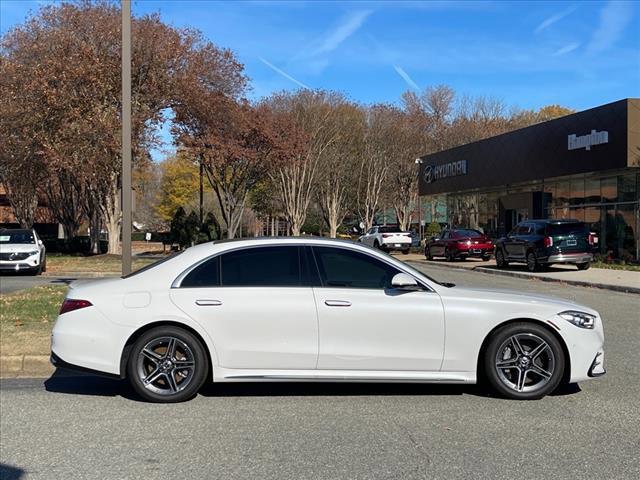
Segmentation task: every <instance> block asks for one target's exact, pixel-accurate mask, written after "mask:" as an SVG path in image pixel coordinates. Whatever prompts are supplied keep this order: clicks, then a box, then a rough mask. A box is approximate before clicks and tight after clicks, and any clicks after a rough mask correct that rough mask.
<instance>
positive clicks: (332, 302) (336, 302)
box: [324, 300, 351, 307]
mask: <svg viewBox="0 0 640 480" xmlns="http://www.w3.org/2000/svg"><path fill="white" fill-rule="evenodd" d="M324 304H325V305H326V306H327V307H350V306H351V302H349V301H347V300H325V301H324Z"/></svg>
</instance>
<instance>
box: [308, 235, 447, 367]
mask: <svg viewBox="0 0 640 480" xmlns="http://www.w3.org/2000/svg"><path fill="white" fill-rule="evenodd" d="M312 248H313V253H314V255H313V256H314V258H315V261H316V265H317V267H318V272H319V275H320V281H321V286H319V287H314V289H313V290H314V294H315V298H316V304H317V308H318V321H319V341H320V348H319V355H318V369H320V370H376V371H437V370H439V369H440V366H441V363H442V356H443V346H444V313H443V306H442V302H441V301H440V297H439V296H438V294H437V293H435V292H433V291H431V290H428V289H425V290H419V291H401V290H396V289H393V288H391V279H392V278H393V276H394V275H395V274H396V273H399V272H400V270H398V269H397V268H396V267H395V266H393V265H391V264H390V263H387V262H384V261H382V260H381V259H379V258H377V257H375V256H373V255H369V254H366V253H364V252H358V251H354V250H353V249H349V248H340V247H324V246H313V247H312Z"/></svg>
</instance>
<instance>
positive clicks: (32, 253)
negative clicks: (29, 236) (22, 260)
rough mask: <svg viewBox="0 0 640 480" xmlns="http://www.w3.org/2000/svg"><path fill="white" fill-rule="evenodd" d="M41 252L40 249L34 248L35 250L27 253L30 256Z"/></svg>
mask: <svg viewBox="0 0 640 480" xmlns="http://www.w3.org/2000/svg"><path fill="white" fill-rule="evenodd" d="M39 253H40V252H39V251H38V250H33V251H31V252H27V255H29V256H30V257H31V256H32V255H37V254H39Z"/></svg>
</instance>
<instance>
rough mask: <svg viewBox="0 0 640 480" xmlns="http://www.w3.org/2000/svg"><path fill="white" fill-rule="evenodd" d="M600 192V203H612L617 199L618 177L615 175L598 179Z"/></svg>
mask: <svg viewBox="0 0 640 480" xmlns="http://www.w3.org/2000/svg"><path fill="white" fill-rule="evenodd" d="M600 194H601V196H602V203H614V202H616V201H618V179H617V178H616V177H609V178H603V179H601V180H600Z"/></svg>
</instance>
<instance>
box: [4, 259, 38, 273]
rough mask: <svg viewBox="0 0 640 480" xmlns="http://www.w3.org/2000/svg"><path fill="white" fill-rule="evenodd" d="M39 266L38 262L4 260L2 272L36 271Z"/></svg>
mask: <svg viewBox="0 0 640 480" xmlns="http://www.w3.org/2000/svg"><path fill="white" fill-rule="evenodd" d="M38 266H39V264H38V263H36V264H35V265H30V264H28V263H26V262H24V261H20V262H2V263H0V272H35V271H36V270H38Z"/></svg>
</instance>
